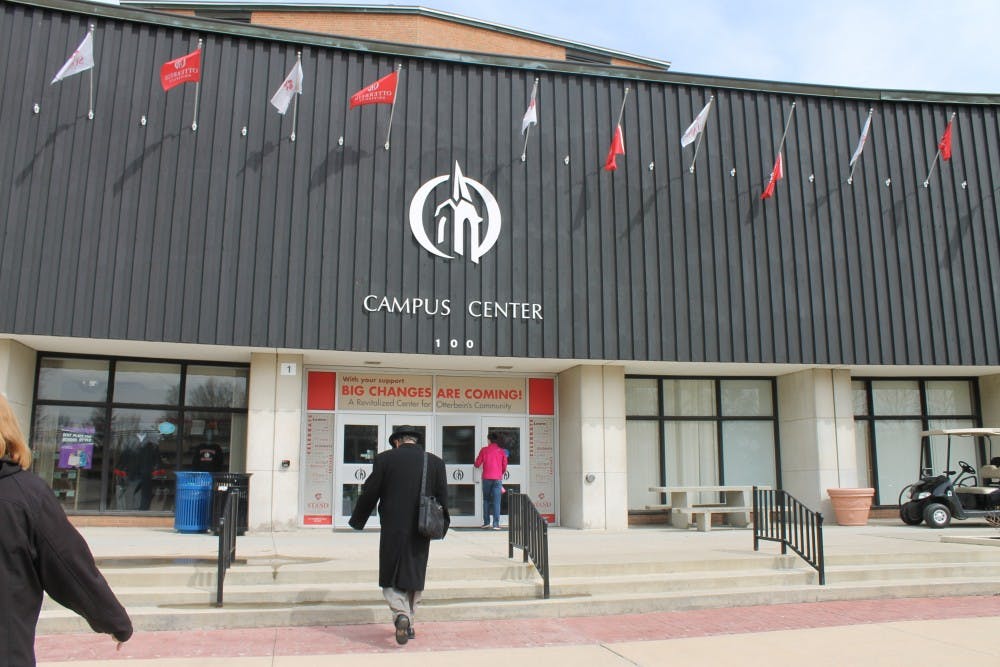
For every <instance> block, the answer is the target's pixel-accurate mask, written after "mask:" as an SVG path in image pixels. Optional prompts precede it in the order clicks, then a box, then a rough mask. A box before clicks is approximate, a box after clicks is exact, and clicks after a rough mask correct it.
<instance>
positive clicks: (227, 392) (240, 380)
mask: <svg viewBox="0 0 1000 667" xmlns="http://www.w3.org/2000/svg"><path fill="white" fill-rule="evenodd" d="M249 374H250V371H249V370H248V369H246V368H235V367H231V366H188V374H187V382H186V386H185V389H184V392H185V394H186V395H185V400H184V404H185V405H190V406H194V407H199V408H245V407H246V406H247V378H248V376H249Z"/></svg>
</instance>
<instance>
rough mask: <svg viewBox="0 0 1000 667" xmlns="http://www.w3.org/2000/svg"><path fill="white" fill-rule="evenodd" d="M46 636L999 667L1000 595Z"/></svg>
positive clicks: (272, 657)
mask: <svg viewBox="0 0 1000 667" xmlns="http://www.w3.org/2000/svg"><path fill="white" fill-rule="evenodd" d="M415 628H416V632H417V637H416V638H415V639H413V640H411V641H410V642H409V643H408V644H407V645H406V646H399V645H397V644H396V642H395V640H394V638H393V634H392V628H391V626H390V624H389V623H388V622H386V623H385V624H383V625H351V626H330V627H312V628H257V629H245V630H243V629H241V630H218V631H206V632H148V633H139V634H137V635H136V636H135V637H134V638H133V639H132V640H131V641H129V642H128V643H127V644H125V645H124V646H123V647H122V649H121V650H120V651H117V652H116V650H115V646H114V641H113V640H111V639H110V638H108V637H105V636H98V635H93V634H90V635H50V636H44V637H39V638H38V640H37V641H36V651H37V657H38V661H39V665H40V666H41V667H57V666H58V667H97V666H98V665H104V664H107V663H108V662H109V661H115V662H119V661H121V662H125V663H128V664H133V665H144V666H148V667H193V666H195V665H205V666H206V667H215V666H218V667H224V666H225V667H258V666H260V667H263V666H266V665H275V666H281V667H306V666H312V665H324V664H329V665H338V666H345V667H352V666H355V665H357V666H359V667H360V666H362V665H364V666H365V667H380V666H381V665H386V666H387V667H388V666H389V665H393V666H399V665H402V666H404V667H405V666H407V665H431V664H433V665H435V666H439V665H443V666H446V667H447V666H450V665H455V666H456V667H457V666H459V665H461V666H462V667H467V666H468V665H477V666H489V665H503V666H504V667H510V666H511V665H518V664H545V665H546V667H558V666H561V665H574V666H579V665H586V666H587V667H601V666H604V665H607V666H609V667H610V666H623V665H643V666H656V665H682V664H685V663H689V664H695V665H715V664H734V665H735V664H738V665H741V666H754V665H761V666H765V665H767V666H768V667H774V666H775V665H788V666H793V665H794V666H796V667H798V666H800V665H810V666H811V667H812V666H816V667H822V666H827V665H828V666H830V667H834V666H836V667H842V666H843V665H878V666H879V667H886V666H895V665H899V666H900V667H903V666H905V667H912V665H914V664H939V663H945V662H946V663H947V664H976V665H997V664H1000V642H998V641H997V639H996V638H997V637H998V636H1000V597H997V596H991V597H959V598H920V599H903V600H862V601H849V602H818V603H809V604H790V605H773V606H763V607H742V608H729V609H706V610H697V611H683V612H660V613H653V614H641V615H635V614H626V615H621V616H596V617H586V618H563V619H517V620H499V621H453V622H442V623H419V621H418V623H417V625H416V626H415Z"/></svg>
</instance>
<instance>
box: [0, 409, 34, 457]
mask: <svg viewBox="0 0 1000 667" xmlns="http://www.w3.org/2000/svg"><path fill="white" fill-rule="evenodd" d="M3 457H7V458H10V459H12V460H13V461H14V463H16V464H18V465H19V466H21V467H22V468H24V469H25V470H27V469H28V468H30V467H31V450H30V449H29V448H28V443H27V442H26V441H25V439H24V434H22V433H21V427H20V425H18V423H17V417H16V416H15V415H14V411H13V410H12V409H11V407H10V403H8V402H7V399H6V397H4V396H3V395H2V394H0V458H3Z"/></svg>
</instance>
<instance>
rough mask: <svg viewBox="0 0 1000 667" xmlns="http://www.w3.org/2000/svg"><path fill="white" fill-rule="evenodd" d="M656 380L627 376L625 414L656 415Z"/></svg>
mask: <svg viewBox="0 0 1000 667" xmlns="http://www.w3.org/2000/svg"><path fill="white" fill-rule="evenodd" d="M656 382H657V381H656V380H650V379H645V378H625V414H626V415H628V416H641V417H655V416H656V415H657V414H658V412H657V410H656V401H657V393H656Z"/></svg>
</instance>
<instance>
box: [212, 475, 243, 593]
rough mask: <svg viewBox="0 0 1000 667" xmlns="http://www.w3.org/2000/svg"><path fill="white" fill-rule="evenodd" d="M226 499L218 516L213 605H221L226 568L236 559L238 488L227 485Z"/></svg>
mask: <svg viewBox="0 0 1000 667" xmlns="http://www.w3.org/2000/svg"><path fill="white" fill-rule="evenodd" d="M225 493H226V500H225V503H224V504H223V506H222V514H220V516H219V561H218V576H217V578H216V590H215V606H216V607H221V606H222V588H223V584H224V582H225V580H226V570H228V569H229V566H230V565H232V564H233V561H234V560H236V531H237V529H238V526H237V525H236V514H237V510H238V509H239V505H238V502H237V495H238V493H239V492H238V490H237V489H236V488H235V487H232V486H231V487H229V488H228V489H227V490H226V492H225Z"/></svg>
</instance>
